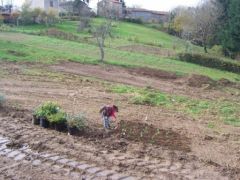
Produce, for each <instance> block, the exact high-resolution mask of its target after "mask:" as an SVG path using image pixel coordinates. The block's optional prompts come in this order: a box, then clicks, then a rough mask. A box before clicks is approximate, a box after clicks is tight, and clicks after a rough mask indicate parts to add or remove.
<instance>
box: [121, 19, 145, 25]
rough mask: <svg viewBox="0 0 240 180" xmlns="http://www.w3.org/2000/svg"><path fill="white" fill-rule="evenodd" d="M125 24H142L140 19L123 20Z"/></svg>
mask: <svg viewBox="0 0 240 180" xmlns="http://www.w3.org/2000/svg"><path fill="white" fill-rule="evenodd" d="M124 21H125V22H130V23H135V24H143V21H142V19H131V18H129V19H124Z"/></svg>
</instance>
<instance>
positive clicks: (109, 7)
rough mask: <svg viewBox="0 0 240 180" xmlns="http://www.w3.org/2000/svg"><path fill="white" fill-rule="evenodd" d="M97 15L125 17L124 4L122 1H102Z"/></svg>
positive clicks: (99, 3) (98, 6) (98, 5)
mask: <svg viewBox="0 0 240 180" xmlns="http://www.w3.org/2000/svg"><path fill="white" fill-rule="evenodd" d="M97 15H98V16H102V17H107V16H114V17H116V18H123V17H124V4H123V2H122V0H102V1H99V2H98V4H97Z"/></svg>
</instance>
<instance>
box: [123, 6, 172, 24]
mask: <svg viewBox="0 0 240 180" xmlns="http://www.w3.org/2000/svg"><path fill="white" fill-rule="evenodd" d="M125 18H126V19H141V20H142V21H143V22H155V23H159V22H167V21H168V18H169V13H168V12H162V11H151V10H147V9H140V8H127V9H126V16H125Z"/></svg>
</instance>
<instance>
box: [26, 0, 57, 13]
mask: <svg viewBox="0 0 240 180" xmlns="http://www.w3.org/2000/svg"><path fill="white" fill-rule="evenodd" d="M59 3H60V0H30V5H31V6H30V7H31V8H33V9H34V8H41V9H43V10H46V11H47V10H49V9H51V8H53V9H56V10H58V11H59Z"/></svg>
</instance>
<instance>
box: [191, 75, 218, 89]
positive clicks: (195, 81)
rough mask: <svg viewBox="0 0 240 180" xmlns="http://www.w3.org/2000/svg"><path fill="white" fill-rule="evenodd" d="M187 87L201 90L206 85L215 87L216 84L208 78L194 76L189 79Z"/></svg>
mask: <svg viewBox="0 0 240 180" xmlns="http://www.w3.org/2000/svg"><path fill="white" fill-rule="evenodd" d="M187 85H189V86H190V87H198V88H201V87H203V86H204V85H209V86H215V85H216V82H215V81H214V80H212V79H210V78H209V77H207V76H202V75H197V74H192V75H191V76H189V77H188V78H187Z"/></svg>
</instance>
